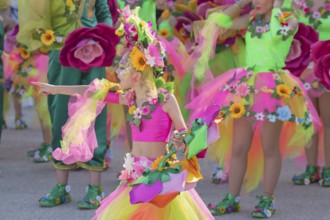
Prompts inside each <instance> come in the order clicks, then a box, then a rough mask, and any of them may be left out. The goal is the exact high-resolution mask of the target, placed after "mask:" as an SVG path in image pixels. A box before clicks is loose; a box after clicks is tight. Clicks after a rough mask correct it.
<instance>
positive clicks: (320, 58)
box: [312, 40, 330, 89]
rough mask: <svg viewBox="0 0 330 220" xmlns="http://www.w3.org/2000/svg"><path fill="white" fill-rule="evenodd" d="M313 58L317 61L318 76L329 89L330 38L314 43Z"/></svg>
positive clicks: (316, 73)
mask: <svg viewBox="0 0 330 220" xmlns="http://www.w3.org/2000/svg"><path fill="white" fill-rule="evenodd" d="M312 58H313V60H314V62H315V75H316V77H317V78H319V79H320V82H321V83H322V84H323V85H324V86H325V87H326V88H327V89H330V40H326V41H319V42H317V43H315V44H313V45H312Z"/></svg>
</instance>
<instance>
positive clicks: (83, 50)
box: [73, 39, 104, 64]
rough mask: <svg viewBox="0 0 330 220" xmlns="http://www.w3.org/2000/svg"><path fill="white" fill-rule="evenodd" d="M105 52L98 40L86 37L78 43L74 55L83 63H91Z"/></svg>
mask: <svg viewBox="0 0 330 220" xmlns="http://www.w3.org/2000/svg"><path fill="white" fill-rule="evenodd" d="M103 52H104V51H103V48H102V47H101V46H100V44H99V43H98V42H95V41H93V40H90V39H84V40H82V41H80V42H79V43H78V45H77V47H76V50H75V51H74V53H73V55H74V57H75V58H77V59H79V60H81V61H82V62H83V63H85V64H90V63H91V62H92V61H93V60H95V59H96V58H98V57H100V56H102V54H103Z"/></svg>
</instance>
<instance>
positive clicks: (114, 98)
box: [104, 92, 119, 104]
mask: <svg viewBox="0 0 330 220" xmlns="http://www.w3.org/2000/svg"><path fill="white" fill-rule="evenodd" d="M104 101H105V102H108V103H114V104H119V93H114V92H109V93H108V94H107V96H106V97H105V99H104Z"/></svg>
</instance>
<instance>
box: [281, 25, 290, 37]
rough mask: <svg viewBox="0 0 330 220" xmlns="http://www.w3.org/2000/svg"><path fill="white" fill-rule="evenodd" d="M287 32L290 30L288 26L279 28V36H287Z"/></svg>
mask: <svg viewBox="0 0 330 220" xmlns="http://www.w3.org/2000/svg"><path fill="white" fill-rule="evenodd" d="M289 30H290V27H289V26H283V27H282V28H281V32H280V33H281V35H284V36H287V35H288V32H289Z"/></svg>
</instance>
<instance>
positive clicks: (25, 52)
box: [19, 48, 30, 60]
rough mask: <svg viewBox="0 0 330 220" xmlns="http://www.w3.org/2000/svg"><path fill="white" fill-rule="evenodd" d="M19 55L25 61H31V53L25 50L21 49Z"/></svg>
mask: <svg viewBox="0 0 330 220" xmlns="http://www.w3.org/2000/svg"><path fill="white" fill-rule="evenodd" d="M19 54H20V56H21V57H22V58H23V59H24V60H26V59H29V57H30V53H29V52H27V51H26V50H25V49H24V48H20V49H19Z"/></svg>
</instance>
